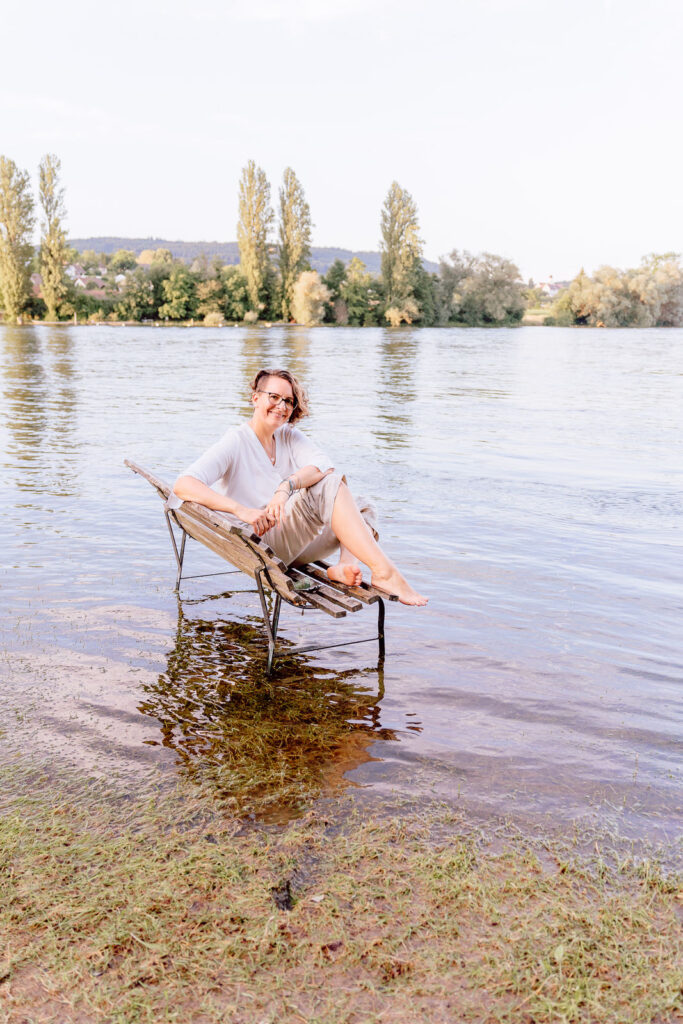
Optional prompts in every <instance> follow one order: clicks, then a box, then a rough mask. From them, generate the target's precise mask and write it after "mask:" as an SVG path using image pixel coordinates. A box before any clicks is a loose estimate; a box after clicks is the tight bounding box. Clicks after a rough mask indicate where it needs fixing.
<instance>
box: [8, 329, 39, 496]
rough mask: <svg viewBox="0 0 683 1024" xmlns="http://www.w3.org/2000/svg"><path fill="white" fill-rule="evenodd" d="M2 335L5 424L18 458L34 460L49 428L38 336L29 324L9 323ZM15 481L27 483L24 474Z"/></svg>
mask: <svg viewBox="0 0 683 1024" xmlns="http://www.w3.org/2000/svg"><path fill="white" fill-rule="evenodd" d="M4 339H5V353H6V360H7V364H6V369H5V381H6V384H5V388H4V399H5V413H6V419H7V426H8V429H9V432H10V434H11V435H12V437H13V439H14V451H15V453H16V455H17V456H18V459H19V460H20V462H21V463H23V464H25V463H31V462H36V461H38V460H40V459H41V458H42V457H43V451H42V448H43V441H44V438H45V433H46V431H47V428H48V414H47V382H46V374H45V367H44V366H43V360H42V351H41V345H40V338H39V336H38V334H37V332H36V331H34V330H32V329H31V328H30V327H17V328H14V327H12V328H11V329H10V328H6V329H5V331H4ZM24 468H27V469H28V468H29V467H28V466H24ZM17 483H18V485H19V487H25V486H27V484H26V482H25V480H24V478H23V475H22V478H20V479H19V480H18V481H17ZM29 486H30V485H29Z"/></svg>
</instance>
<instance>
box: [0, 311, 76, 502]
mask: <svg viewBox="0 0 683 1024" xmlns="http://www.w3.org/2000/svg"><path fill="white" fill-rule="evenodd" d="M4 338H5V354H6V368H5V381H6V384H5V388H4V398H5V410H6V421H7V427H8V430H9V433H10V434H11V436H12V438H13V439H14V452H13V453H14V455H15V456H16V460H17V462H18V464H19V468H20V473H19V476H18V479H17V486H18V487H19V488H21V489H22V490H37V491H39V492H42V493H48V494H53V495H69V494H71V493H72V490H71V488H70V486H68V481H69V479H70V478H71V476H72V474H71V473H70V472H69V468H70V466H71V465H72V464H73V462H74V451H73V449H74V440H73V437H74V429H75V425H76V424H75V411H76V406H77V395H76V391H75V389H74V387H73V378H74V363H73V352H72V349H73V336H72V334H71V333H70V329H69V328H67V327H64V328H59V327H53V328H50V329H49V331H48V332H47V334H46V333H45V332H44V331H42V330H37V329H36V328H34V327H17V328H11V329H7V330H5V332H4ZM45 339H46V340H47V344H46V345H44V344H43V341H44V340H45Z"/></svg>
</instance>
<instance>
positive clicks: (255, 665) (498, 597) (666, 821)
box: [0, 326, 683, 842]
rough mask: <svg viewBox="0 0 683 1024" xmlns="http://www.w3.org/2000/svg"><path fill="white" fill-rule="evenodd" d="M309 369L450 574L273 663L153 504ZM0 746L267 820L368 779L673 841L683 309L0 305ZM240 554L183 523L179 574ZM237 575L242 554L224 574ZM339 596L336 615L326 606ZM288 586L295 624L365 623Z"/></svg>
mask: <svg viewBox="0 0 683 1024" xmlns="http://www.w3.org/2000/svg"><path fill="white" fill-rule="evenodd" d="M264 365H266V366H285V367H288V368H289V369H291V370H292V371H293V372H294V373H295V374H297V375H299V376H300V377H301V378H302V379H303V381H304V382H305V384H306V386H307V387H308V389H309V392H310V395H311V400H312V410H313V414H312V416H311V418H310V419H309V420H308V421H304V424H303V425H304V427H305V429H306V430H307V431H308V432H310V433H311V435H313V436H314V437H315V438H316V439H317V440H318V441H319V442H321V444H322V445H323V447H324V448H325V449H326V450H328V451H329V452H330V454H331V455H332V456H333V458H334V460H335V464H336V466H338V467H340V468H343V469H344V471H345V472H346V474H347V477H348V480H349V483H350V486H351V488H352V490H354V491H356V492H357V493H363V494H368V495H372V496H373V497H374V498H375V499H376V502H377V504H378V506H379V510H380V516H381V537H382V542H383V545H384V546H385V548H386V550H387V552H388V553H389V554H390V556H392V557H393V558H394V559H395V560H396V561H397V562H398V564H399V565H400V566H401V568H402V569H403V571H404V572H405V574H406V575H407V577H408V578H409V580H410V581H411V582H412V583H413V584H414V585H415V586H416V587H417V588H418V589H419V590H421V591H422V592H423V593H425V594H428V595H429V597H430V604H429V606H428V608H427V609H408V608H404V607H402V606H397V605H395V604H391V605H388V607H387V658H386V661H385V663H384V666H383V668H382V667H379V668H378V665H377V657H376V648H375V646H374V645H372V644H368V645H357V646H352V647H349V648H338V649H335V650H330V651H321V652H318V653H315V654H302V655H294V656H291V657H286V658H285V659H284V661H283V663H282V666H281V668H280V670H279V671H278V672H276V674H275V676H274V678H273V680H272V681H270V682H269V681H267V680H266V679H265V678H264V675H263V668H264V661H263V637H262V630H261V627H260V626H259V618H258V612H259V608H258V599H257V598H256V597H255V596H254V595H253V594H239V593H235V592H234V591H233V590H230V589H229V588H231V587H232V588H237V587H239V586H241V585H242V584H244V586H245V587H248V586H249V581H248V580H247V578H246V577H244V578H243V579H242V580H241V581H238V580H237V577H235V576H226V577H215V578H214V577H206V578H201V579H196V580H191V581H188V582H187V583H184V584H183V586H182V589H181V598H182V601H181V602H179V601H178V600H177V598H176V596H175V594H174V593H173V583H174V579H175V566H174V562H173V557H172V552H171V548H170V545H169V541H168V535H167V531H166V527H165V524H164V520H163V516H162V511H161V502H160V501H159V500H158V498H157V497H156V495H155V494H154V492H153V491H152V489H151V488H150V486H149V485H148V484H147V483H146V482H145V481H144V480H142V479H141V478H139V477H136V476H134V475H133V474H132V473H131V472H130V471H129V470H128V469H126V468H125V467H124V466H123V460H124V458H131V459H133V460H134V461H136V462H139V463H140V464H142V465H143V466H146V467H148V468H151V469H153V470H154V471H155V472H156V473H157V474H158V475H159V476H161V477H162V478H163V479H166V480H168V481H170V482H172V480H173V479H174V477H175V475H176V474H177V473H178V472H179V471H180V470H181V469H182V468H183V467H184V466H185V465H187V464H188V463H189V462H190V461H191V460H192V459H194V457H195V456H196V455H197V454H199V453H200V452H201V451H203V449H204V448H205V447H208V446H209V444H211V443H213V441H214V440H216V439H217V438H218V436H220V434H222V433H223V431H224V430H225V429H227V427H229V426H230V425H232V424H234V423H236V422H238V421H239V419H240V417H243V416H245V415H247V414H248V396H249V391H248V387H247V382H248V380H249V379H250V378H251V377H252V376H253V375H254V373H255V372H256V371H257V370H258V369H259V368H260V367H262V366H264ZM0 390H1V392H2V407H1V413H0V458H1V460H2V478H1V480H0V496H1V499H2V509H3V515H2V518H1V519H0V530H1V531H2V551H3V559H2V562H3V566H2V570H1V574H0V581H1V585H2V586H1V590H0V607H1V611H2V615H1V616H0V619H1V623H2V625H1V627H0V628H1V630H2V635H1V636H0V673H1V677H2V696H1V697H0V713H1V716H2V717H1V719H0V730H1V732H0V743H1V744H2V754H1V755H0V756H1V758H2V760H3V761H4V762H5V763H8V762H13V761H16V760H17V759H18V758H19V759H23V761H26V760H28V761H29V762H30V763H32V764H35V765H36V766H39V767H41V768H44V769H46V770H51V769H52V770H57V769H61V768H68V769H73V768H76V769H77V770H78V771H79V773H81V774H82V775H83V776H84V777H103V776H104V777H106V778H108V779H114V780H117V784H120V786H121V787H122V790H124V789H125V788H126V787H132V788H134V789H136V790H137V791H144V789H145V787H147V786H150V787H152V786H154V785H159V784H162V785H163V784H165V783H169V784H170V783H171V782H172V781H173V780H174V779H175V778H176V776H177V775H178V773H180V774H181V775H182V774H185V775H189V776H190V777H192V778H195V779H196V781H197V782H198V783H201V784H203V785H207V786H209V787H213V788H214V789H215V791H216V792H217V793H219V794H220V795H221V796H222V797H224V798H225V799H226V800H228V802H229V803H231V804H233V805H235V806H238V807H239V808H240V809H241V810H243V811H244V812H245V813H251V814H257V815H258V814H259V813H263V814H270V815H271V816H276V817H277V815H278V814H287V813H292V812H293V811H294V812H296V811H297V810H299V809H301V808H302V807H305V806H306V803H307V801H310V800H311V799H314V798H315V797H316V795H317V794H318V793H320V792H322V793H324V792H326V791H328V790H330V789H333V788H335V787H340V786H349V785H351V786H361V787H366V788H367V790H368V792H369V793H371V794H377V795H378V796H381V795H382V794H387V793H392V794H399V795H401V796H402V797H405V798H406V799H409V800H411V801H415V800H418V801H419V800H420V799H424V798H426V797H429V798H432V797H437V798H442V799H444V800H448V801H454V802H456V801H457V802H458V803H459V805H461V806H464V807H467V808H469V810H470V812H471V813H472V815H474V816H480V817H482V816H483V817H488V818H492V819H495V820H497V819H501V818H511V819H513V820H514V821H517V822H520V823H521V825H525V824H528V825H535V824H537V823H545V824H547V823H550V824H551V825H557V826H558V827H561V828H567V827H568V826H569V827H576V824H577V822H578V823H580V824H581V827H585V828H587V829H588V828H589V827H591V826H592V825H593V824H598V825H600V826H601V827H606V828H608V829H610V830H611V831H613V832H615V833H618V834H619V835H621V836H623V837H625V838H627V839H628V838H633V839H643V838H644V839H648V840H656V841H663V842H669V841H670V840H671V838H672V837H673V835H674V833H675V830H676V827H677V823H678V822H679V821H680V786H681V758H680V755H681V733H682V730H681V721H682V717H683V716H682V714H681V699H680V698H681V688H682V683H683V651H682V649H681V619H682V615H683V585H682V584H683V580H682V576H683V573H682V565H683V560H682V558H681V555H682V554H683V542H682V537H681V522H682V519H681V512H682V510H683V509H682V505H683V502H682V497H681V495H682V489H681V484H682V483H683V474H682V465H683V458H682V456H683V450H682V447H683V446H682V441H681V421H682V418H683V417H682V413H683V331H682V330H671V329H669V330H656V329H653V330H648V331H637V330H623V331H621V330H613V331H605V330H597V329H596V330H592V329H585V330H572V329H560V328H557V329H555V328H518V329H510V330H508V329H505V330H475V329H470V330H456V329H442V330H422V331H416V330H412V329H410V328H402V329H399V330H382V329H364V330H357V329H352V328H316V329H305V328H299V327H273V328H270V329H267V328H261V327H249V328H248V327H240V328H222V329H204V328H188V329H182V328H152V327H129V326H97V327H85V326H83V327H48V326H45V327H42V326H34V327H23V328H22V327H4V328H2V327H0ZM221 568H222V564H221V563H220V562H217V560H216V559H215V558H214V557H213V556H211V555H210V553H208V552H206V551H205V550H204V549H201V548H200V547H199V546H198V545H195V544H192V543H191V544H190V545H189V547H188V555H187V562H186V570H185V571H186V572H193V573H197V574H199V573H211V572H217V571H219V570H220V569H221ZM226 568H227V567H226ZM323 620H324V621H323ZM373 620H374V614H373V612H372V610H370V611H364V612H362V613H360V614H359V615H356V616H348V617H347V618H346V619H343V620H341V621H340V622H339V623H334V622H332V620H330V619H329V618H328V617H327V616H324V615H321V616H320V617H318V615H317V613H311V615H310V616H308V615H307V616H305V619H302V617H301V615H299V614H298V613H296V612H295V611H294V609H291V608H285V609H284V610H283V614H282V618H281V633H282V636H283V641H284V642H285V643H289V644H290V645H292V644H296V643H301V642H307V641H311V642H312V640H313V639H314V638H315V639H318V638H320V641H321V642H324V640H325V638H327V639H329V642H335V641H336V640H337V639H339V638H344V637H348V638H349V639H353V638H355V637H358V636H362V635H367V634H368V633H369V632H371V631H372V626H373Z"/></svg>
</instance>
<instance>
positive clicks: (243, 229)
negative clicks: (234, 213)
mask: <svg viewBox="0 0 683 1024" xmlns="http://www.w3.org/2000/svg"><path fill="white" fill-rule="evenodd" d="M272 223H273V211H272V209H271V206H270V185H269V184H268V179H267V178H266V174H265V171H263V170H262V169H261V168H260V167H257V166H256V164H255V163H254V161H253V160H250V161H249V162H248V164H247V166H246V167H245V168H244V169H243V171H242V177H241V178H240V187H239V220H238V222H237V244H238V245H239V250H240V268H241V270H242V273H243V274H244V276H245V278H246V279H247V289H248V292H249V301H250V303H251V308H252V311H254V312H256V313H257V314H258V311H259V309H260V308H261V302H262V299H263V294H262V293H263V291H264V280H265V276H266V268H267V266H268V233H269V231H270V228H271V225H272Z"/></svg>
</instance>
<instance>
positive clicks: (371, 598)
mask: <svg viewBox="0 0 683 1024" xmlns="http://www.w3.org/2000/svg"><path fill="white" fill-rule="evenodd" d="M327 567H328V566H327V562H311V564H310V565H300V566H298V568H299V569H301V571H302V572H305V573H307V575H309V576H312V577H313V579H316V580H320V581H322V582H325V583H327V585H328V586H330V587H339V588H340V590H342V591H343V593H345V594H348V595H349V596H350V597H355V598H357V599H358V600H359V601H362V602H363V604H374V603H375V602H376V601H378V600H379V599H380V597H381V598H383V599H384V600H385V601H398V598H397V597H396V595H395V594H385V593H384V591H383V590H377V588H376V587H373V586H371V585H370V584H369V583H361V585H360V586H359V587H347V586H345V585H344V584H343V583H337V581H336V580H331V579H330V578H329V576H328V575H327V573H326V572H325V569H327Z"/></svg>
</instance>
